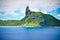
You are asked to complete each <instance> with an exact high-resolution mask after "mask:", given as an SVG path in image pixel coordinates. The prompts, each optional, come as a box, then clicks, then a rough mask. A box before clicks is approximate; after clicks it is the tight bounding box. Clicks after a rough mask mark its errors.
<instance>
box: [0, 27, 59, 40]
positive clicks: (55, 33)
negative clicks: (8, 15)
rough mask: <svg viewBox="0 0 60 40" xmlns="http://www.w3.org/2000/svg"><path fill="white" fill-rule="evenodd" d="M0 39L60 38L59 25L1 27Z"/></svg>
mask: <svg viewBox="0 0 60 40" xmlns="http://www.w3.org/2000/svg"><path fill="white" fill-rule="evenodd" d="M0 40H60V27H16V26H14V27H12V26H11V27H10V26H8V27H4V26H3V27H1V26H0Z"/></svg>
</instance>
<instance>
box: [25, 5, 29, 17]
mask: <svg viewBox="0 0 60 40" xmlns="http://www.w3.org/2000/svg"><path fill="white" fill-rule="evenodd" d="M25 14H26V16H29V14H30V9H29V6H27V7H26V11H25Z"/></svg>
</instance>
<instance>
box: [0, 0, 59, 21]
mask: <svg viewBox="0 0 60 40" xmlns="http://www.w3.org/2000/svg"><path fill="white" fill-rule="evenodd" d="M27 5H28V6H29V8H30V10H31V11H35V12H39V11H40V12H43V13H44V14H50V15H52V16H54V17H56V18H57V19H59V20H60V1H59V0H0V20H21V19H22V18H24V17H25V10H26V6H27Z"/></svg>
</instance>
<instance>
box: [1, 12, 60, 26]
mask: <svg viewBox="0 0 60 40" xmlns="http://www.w3.org/2000/svg"><path fill="white" fill-rule="evenodd" d="M0 26H60V20H57V19H56V18H55V17H53V16H51V15H47V14H43V13H41V12H31V14H30V15H29V16H25V17H24V18H23V19H22V20H0Z"/></svg>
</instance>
